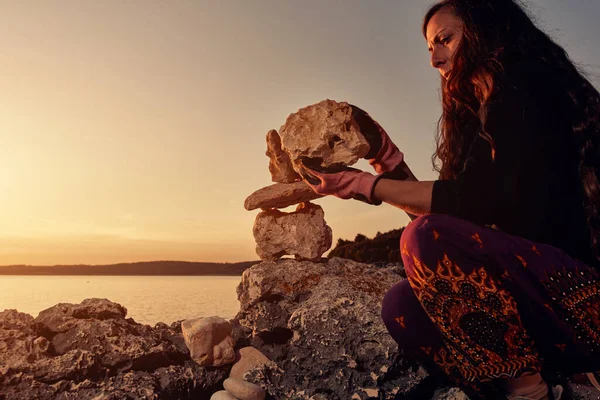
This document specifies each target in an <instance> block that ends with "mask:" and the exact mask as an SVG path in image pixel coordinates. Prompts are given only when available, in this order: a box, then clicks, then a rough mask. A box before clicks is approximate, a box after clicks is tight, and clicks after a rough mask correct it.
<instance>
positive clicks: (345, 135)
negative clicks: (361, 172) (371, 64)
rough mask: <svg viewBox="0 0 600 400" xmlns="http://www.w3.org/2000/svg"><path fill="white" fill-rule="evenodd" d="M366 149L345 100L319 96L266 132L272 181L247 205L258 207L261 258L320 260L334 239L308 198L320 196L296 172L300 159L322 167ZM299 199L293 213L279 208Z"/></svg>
mask: <svg viewBox="0 0 600 400" xmlns="http://www.w3.org/2000/svg"><path fill="white" fill-rule="evenodd" d="M368 152H369V144H368V142H367V140H366V139H365V137H364V136H363V134H362V133H361V132H360V129H359V125H358V123H357V122H356V120H355V119H354V118H353V114H352V107H351V105H350V104H348V103H345V102H339V103H338V102H336V101H333V100H323V101H321V102H319V103H317V104H313V105H310V106H308V107H304V108H301V109H300V110H298V111H297V112H296V113H293V114H290V116H289V117H288V118H287V120H286V122H285V124H284V125H283V126H281V128H280V129H279V133H278V132H277V131H276V130H274V129H272V130H270V131H269V132H268V133H267V152H266V155H267V156H268V157H269V172H270V173H271V179H272V181H273V182H275V183H274V184H272V185H270V186H267V187H264V188H261V189H259V190H257V191H256V192H254V193H252V194H251V195H250V196H249V197H248V198H247V199H246V201H245V202H244V207H245V208H246V210H248V211H251V210H255V209H257V208H260V209H262V211H261V212H260V213H259V214H258V215H257V216H256V220H255V222H254V228H253V233H254V239H255V241H256V253H257V254H258V256H259V257H260V258H261V259H262V260H264V261H276V260H278V259H279V258H281V257H282V256H284V255H293V256H295V258H296V259H297V260H310V261H321V260H322V255H323V253H325V252H326V251H327V250H329V248H330V247H331V244H332V232H331V228H330V227H329V226H328V225H327V223H326V222H325V219H324V215H325V214H324V212H323V209H322V208H321V207H320V206H319V205H316V204H313V203H311V202H310V201H311V200H315V199H318V198H320V197H323V196H321V195H319V194H317V193H315V192H314V191H313V190H312V188H311V187H310V186H308V184H306V183H305V182H304V181H303V180H302V178H301V176H300V174H299V171H301V165H302V160H303V159H304V160H310V161H311V162H312V163H314V162H315V161H316V162H317V163H318V164H320V165H321V166H322V167H330V166H333V165H340V164H343V165H352V164H354V163H356V162H357V161H358V160H359V159H360V158H362V157H364V156H365V155H366V154H367V153H368ZM295 204H297V205H298V206H297V208H296V210H295V211H293V212H283V211H280V210H279V209H281V208H286V207H289V206H291V205H295Z"/></svg>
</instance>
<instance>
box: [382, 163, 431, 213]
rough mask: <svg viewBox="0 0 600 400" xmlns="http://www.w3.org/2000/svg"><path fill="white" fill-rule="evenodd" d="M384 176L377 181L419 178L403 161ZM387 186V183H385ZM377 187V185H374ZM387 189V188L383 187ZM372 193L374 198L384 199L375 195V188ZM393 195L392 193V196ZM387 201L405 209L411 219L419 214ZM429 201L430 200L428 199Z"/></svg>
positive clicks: (414, 179) (400, 180)
mask: <svg viewBox="0 0 600 400" xmlns="http://www.w3.org/2000/svg"><path fill="white" fill-rule="evenodd" d="M384 176H385V178H382V179H380V180H379V182H381V181H382V180H392V181H394V182H403V181H404V182H406V181H411V182H418V181H419V180H418V179H417V177H416V176H415V175H414V174H413V173H412V171H411V170H410V168H408V165H406V162H405V161H402V163H401V164H400V165H399V166H398V167H397V168H396V170H394V171H392V172H388V173H387V174H384ZM386 186H387V184H386ZM375 187H377V186H375ZM385 190H388V189H385ZM373 194H374V195H375V197H376V198H378V199H380V200H382V201H386V200H384V199H382V198H380V197H378V196H377V193H376V191H375V189H373ZM393 196H394V194H392V197H393ZM386 202H387V203H390V204H392V205H393V206H395V207H398V208H401V209H403V210H404V211H406V214H407V215H408V217H409V218H410V220H411V221H414V220H415V219H416V218H417V217H419V215H421V214H419V215H415V214H414V213H411V212H409V211H408V209H406V208H403V207H400V206H399V205H396V204H393V203H391V202H389V201H386ZM430 203H431V201H430Z"/></svg>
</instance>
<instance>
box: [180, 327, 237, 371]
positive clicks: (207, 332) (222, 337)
mask: <svg viewBox="0 0 600 400" xmlns="http://www.w3.org/2000/svg"><path fill="white" fill-rule="evenodd" d="M181 332H182V333H183V338H184V339H185V344H186V345H187V347H188V349H190V356H191V357H192V359H193V360H194V361H196V362H197V363H198V365H201V366H204V367H209V366H210V367H218V366H221V365H227V364H231V363H233V361H234V360H235V350H234V346H235V341H234V340H233V338H232V337H231V324H230V323H229V322H227V321H225V320H224V319H223V318H220V317H216V316H212V317H206V318H203V317H200V318H193V319H188V320H185V321H183V322H182V323H181Z"/></svg>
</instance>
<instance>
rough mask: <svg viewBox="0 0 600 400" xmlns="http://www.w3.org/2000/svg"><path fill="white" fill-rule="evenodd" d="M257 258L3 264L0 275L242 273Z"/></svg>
mask: <svg viewBox="0 0 600 400" xmlns="http://www.w3.org/2000/svg"><path fill="white" fill-rule="evenodd" d="M258 263H260V261H244V262H238V263H208V262H187V261H143V262H135V263H121V264H110V265H52V266H34V265H6V266H0V275H234V276H235V275H242V273H243V272H244V270H245V269H246V268H249V267H250V266H252V265H254V264H258Z"/></svg>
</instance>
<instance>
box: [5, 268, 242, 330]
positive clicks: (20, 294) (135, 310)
mask: <svg viewBox="0 0 600 400" xmlns="http://www.w3.org/2000/svg"><path fill="white" fill-rule="evenodd" d="M240 281H241V276H97V275H94V276H88V275H86V276H81V275H78V276H67V275H60V276H55V275H52V276H45V275H44V276H41V275H35V276H27V275H19V276H12V275H9V276H6V275H5V276H0V311H4V310H5V309H16V310H17V311H20V312H24V313H27V314H30V315H32V316H33V317H37V315H38V314H39V312H40V311H42V310H45V309H47V308H50V307H52V306H54V305H56V304H58V303H74V304H76V303H80V302H81V301H83V300H84V299H87V298H101V299H109V300H111V301H114V302H115V303H119V304H121V305H122V306H124V307H125V308H126V309H127V317H131V318H133V319H134V320H135V321H136V322H139V323H142V324H147V325H151V326H154V325H155V324H156V323H157V322H164V323H166V324H171V323H172V322H174V321H179V320H184V319H188V318H195V317H209V316H213V315H216V316H219V317H221V318H224V319H231V318H233V317H234V316H235V315H236V314H237V313H238V311H239V309H240V303H239V301H238V299H237V294H236V288H237V286H238V284H239V283H240Z"/></svg>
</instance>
